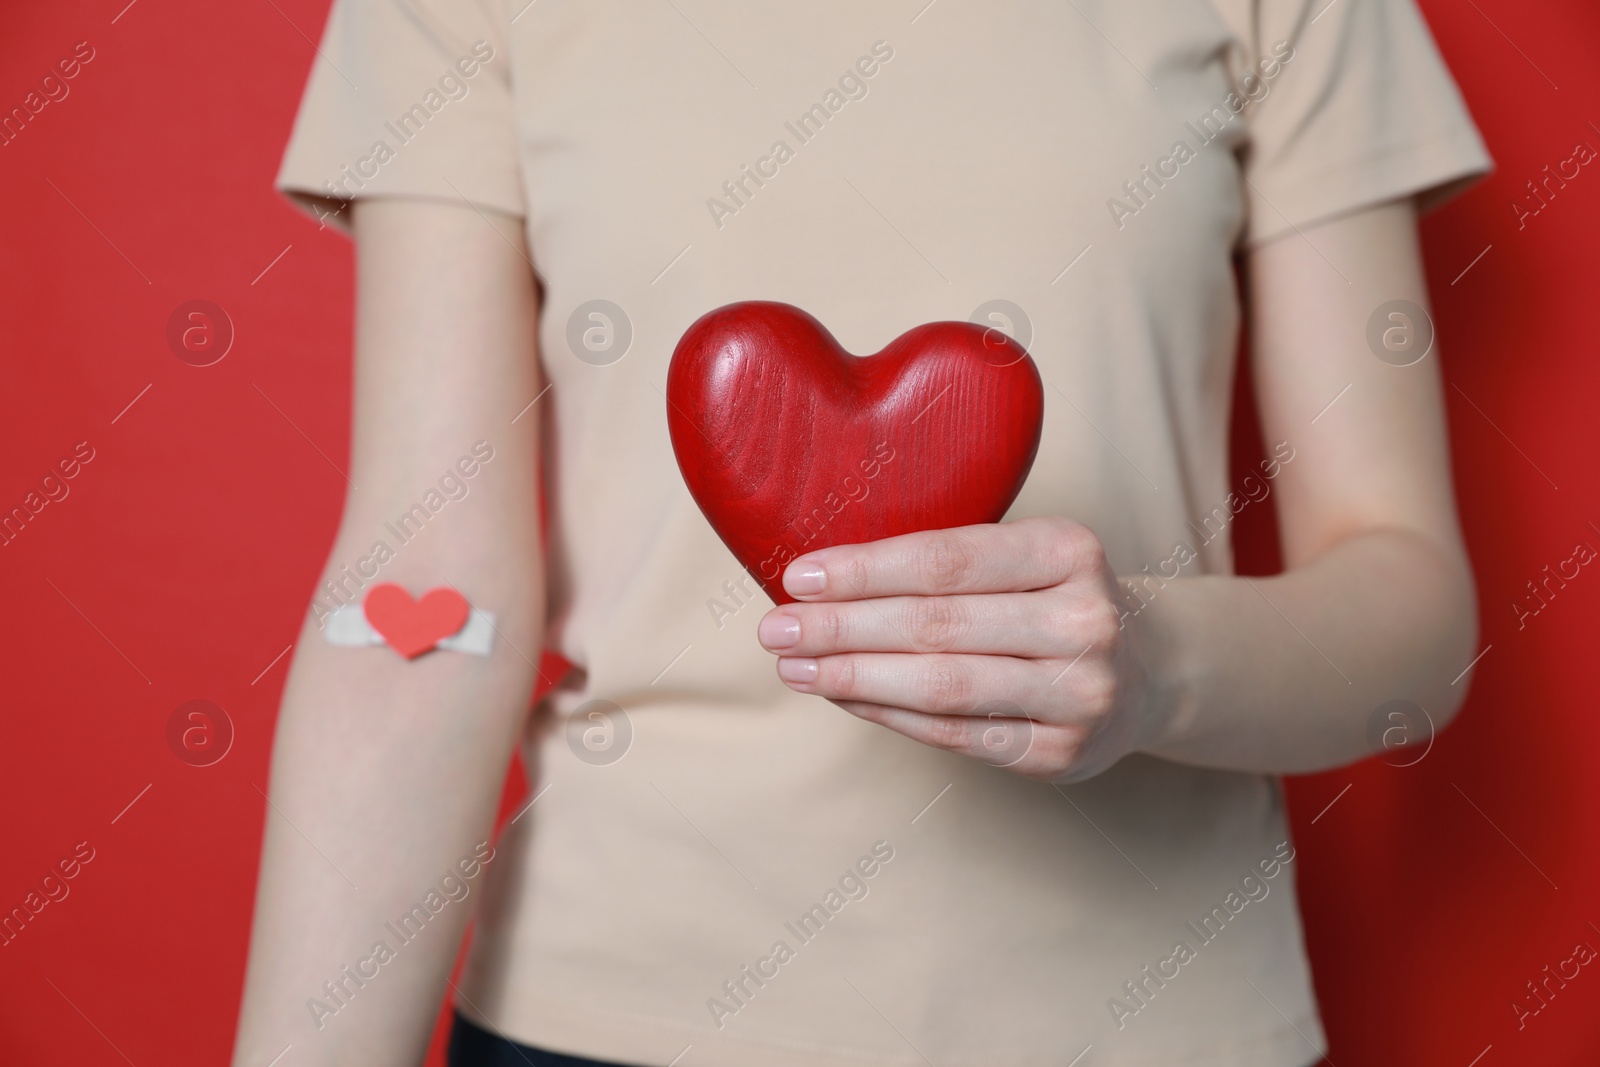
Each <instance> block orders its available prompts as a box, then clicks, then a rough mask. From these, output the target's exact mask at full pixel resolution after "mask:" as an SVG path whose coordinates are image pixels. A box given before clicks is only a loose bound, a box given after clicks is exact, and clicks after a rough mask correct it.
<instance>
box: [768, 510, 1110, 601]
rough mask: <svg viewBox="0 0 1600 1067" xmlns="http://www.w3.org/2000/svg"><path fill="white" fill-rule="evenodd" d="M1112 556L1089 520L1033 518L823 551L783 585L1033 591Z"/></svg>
mask: <svg viewBox="0 0 1600 1067" xmlns="http://www.w3.org/2000/svg"><path fill="white" fill-rule="evenodd" d="M1104 559H1105V555H1104V550H1103V548H1102V547H1101V544H1100V540H1099V538H1097V537H1095V535H1094V534H1093V533H1092V532H1090V530H1089V529H1088V527H1086V526H1084V525H1082V524H1081V523H1076V522H1073V521H1072V520H1070V519H1062V518H1029V519H1019V520H1017V521H1016V522H1009V523H998V524H988V525H981V526H962V527H958V528H956V529H951V530H929V531H925V532H922V533H912V534H903V535H901V536H899V537H886V538H884V539H883V540H881V541H872V542H868V543H866V544H860V545H836V546H834V547H832V548H824V549H819V550H818V551H816V552H811V553H807V554H806V555H804V556H801V557H800V558H799V559H797V560H795V561H794V562H792V563H790V564H789V566H788V567H787V568H786V569H785V570H784V574H783V587H784V589H785V590H786V591H787V592H788V593H789V595H790V596H792V597H795V598H797V599H799V600H806V601H821V600H830V601H831V600H862V599H867V598H870V597H885V596H905V595H912V596H936V595H941V594H952V593H1008V592H1025V591H1027V590H1032V589H1044V588H1047V587H1049V586H1053V585H1057V584H1059V583H1061V582H1064V581H1066V580H1067V579H1069V578H1071V577H1074V576H1076V575H1079V574H1084V573H1093V572H1096V571H1098V570H1099V569H1100V568H1101V566H1102V565H1103V563H1104Z"/></svg>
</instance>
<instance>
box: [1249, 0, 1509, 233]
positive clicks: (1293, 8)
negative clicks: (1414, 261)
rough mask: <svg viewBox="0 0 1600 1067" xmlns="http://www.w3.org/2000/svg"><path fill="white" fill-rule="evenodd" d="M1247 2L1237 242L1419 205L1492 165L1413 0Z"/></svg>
mask: <svg viewBox="0 0 1600 1067" xmlns="http://www.w3.org/2000/svg"><path fill="white" fill-rule="evenodd" d="M1250 6H1251V8H1252V10H1251V12H1250V15H1251V16H1252V17H1251V18H1250V23H1251V25H1250V26H1249V27H1247V28H1245V32H1244V33H1243V34H1242V35H1241V36H1242V38H1243V41H1244V45H1245V47H1244V48H1243V49H1242V50H1241V53H1240V55H1239V58H1240V60H1241V61H1242V62H1241V64H1240V66H1241V68H1242V69H1240V70H1238V71H1237V72H1236V80H1237V82H1238V83H1239V84H1238V86H1237V87H1238V88H1239V90H1240V93H1241V95H1244V96H1246V98H1247V99H1250V98H1254V99H1252V100H1251V102H1250V103H1248V104H1247V105H1246V106H1245V109H1244V112H1243V114H1244V116H1245V123H1246V129H1247V131H1248V136H1247V138H1246V141H1245V144H1244V146H1243V149H1242V152H1241V157H1240V158H1241V164H1242V168H1243V173H1244V179H1245V190H1244V192H1245V197H1246V201H1247V204H1248V208H1247V212H1246V221H1245V228H1244V233H1243V236H1242V242H1243V243H1244V244H1245V245H1247V246H1248V245H1255V244H1260V243H1262V242H1265V241H1269V240H1272V239H1273V238H1276V237H1280V236H1282V235H1283V234H1285V233H1289V232H1293V231H1294V230H1295V229H1296V228H1297V227H1298V228H1304V227H1306V226H1309V225H1312V224H1315V223H1318V222H1322V221H1325V220H1327V219H1330V218H1333V217H1335V216H1337V215H1341V214H1345V213H1347V212H1350V211H1354V210H1357V209H1360V208H1363V207H1369V206H1372V205H1375V204H1379V203H1382V202H1384V201H1387V200H1394V199H1399V198H1401V197H1407V196H1415V197H1417V199H1418V203H1419V205H1420V206H1421V207H1422V208H1423V209H1424V210H1426V209H1427V208H1430V207H1433V206H1435V205H1437V204H1438V203H1440V202H1442V201H1443V200H1444V199H1446V198H1447V197H1449V196H1450V195H1453V194H1454V193H1456V192H1459V191H1460V190H1461V189H1462V188H1464V187H1465V186H1466V185H1468V184H1470V183H1471V181H1472V180H1473V179H1475V178H1477V177H1479V176H1481V175H1483V174H1485V173H1487V172H1488V170H1489V169H1490V167H1491V166H1492V163H1491V160H1490V158H1489V154H1488V152H1487V150H1486V149H1485V148H1484V145H1483V139H1482V138H1481V137H1480V136H1479V134H1478V130H1477V128H1476V127H1475V126H1474V125H1473V122H1472V117H1471V116H1470V115H1469V114H1468V112H1467V108H1466V104H1465V103H1464V102H1463V101H1462V99H1461V93H1460V91H1459V90H1458V89H1457V87H1456V84H1455V82H1454V81H1453V80H1452V79H1451V76H1450V72H1449V70H1447V69H1446V67H1445V65H1444V60H1443V59H1442V58H1441V57H1440V55H1439V50H1438V48H1437V46H1436V45H1435V44H1434V41H1433V37H1432V35H1431V34H1430V33H1429V31H1428V27H1427V24H1426V23H1424V22H1423V19H1422V15H1421V13H1420V12H1419V11H1418V10H1417V8H1416V5H1415V3H1414V2H1413V0H1255V2H1254V3H1253V4H1251V5H1250ZM1275 67H1276V70H1275V71H1274V68H1275ZM1274 73H1275V75H1276V76H1273V74H1274Z"/></svg>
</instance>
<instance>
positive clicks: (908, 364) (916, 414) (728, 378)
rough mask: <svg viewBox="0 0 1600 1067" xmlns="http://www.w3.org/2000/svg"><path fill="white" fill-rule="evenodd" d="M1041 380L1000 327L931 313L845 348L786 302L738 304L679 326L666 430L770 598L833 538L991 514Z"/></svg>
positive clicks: (1035, 419) (712, 517) (1036, 429)
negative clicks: (871, 344) (935, 318)
mask: <svg viewBox="0 0 1600 1067" xmlns="http://www.w3.org/2000/svg"><path fill="white" fill-rule="evenodd" d="M1043 419H1044V390H1043V387H1042V386H1041V384H1040V380H1039V372H1038V369H1037V368H1036V367H1035V366H1034V364H1033V360H1032V359H1031V358H1030V357H1029V356H1028V354H1027V352H1026V351H1024V350H1023V348H1022V346H1021V345H1019V344H1017V343H1016V342H1015V341H1014V340H1012V339H1011V338H1010V337H1008V336H1006V335H1005V334H1004V333H1001V332H1000V331H999V330H996V329H993V328H985V327H983V326H980V325H978V324H976V323H970V322H932V323H927V324H925V325H922V326H917V327H915V328H913V329H911V330H908V331H906V332H905V333H903V334H901V335H900V336H899V337H897V338H895V339H894V340H893V341H892V342H890V343H889V345H888V346H887V347H886V348H884V349H883V351H881V352H878V353H877V354H875V355H871V356H852V355H850V354H849V353H847V352H846V351H845V350H844V349H843V348H841V347H840V346H839V343H838V342H837V341H836V340H834V338H833V335H832V334H830V333H829V332H828V331H827V329H826V328H825V327H824V326H823V325H822V324H821V323H820V322H818V321H817V320H816V319H814V318H813V317H811V316H810V315H808V314H806V313H805V312H804V311H802V310H800V309H799V308H797V307H792V306H790V305H788V304H779V303H770V302H765V301H749V302H744V303H738V304H729V305H727V306H726V307H721V308H718V309H717V310H715V311H712V312H710V313H708V314H706V315H704V316H702V317H701V318H700V319H699V320H697V321H696V322H695V323H694V324H693V325H692V326H690V327H689V329H688V330H687V331H685V333H684V335H683V337H682V339H680V340H679V342H678V346H677V348H676V349H675V350H674V352H673V354H672V363H671V365H670V367H669V368H668V370H667V428H668V431H669V434H670V436H671V438H672V449H673V452H674V454H675V455H676V457H677V460H678V468H679V470H680V471H682V473H683V479H684V481H685V482H686V483H687V484H688V487H689V493H690V495H691V496H692V497H693V498H694V501H695V503H696V504H698V505H699V506H700V510H701V512H702V513H704V515H705V517H706V519H707V521H709V522H710V523H711V526H712V528H713V529H714V530H715V531H716V532H717V535H718V536H719V537H721V538H722V541H723V543H724V544H726V545H727V546H728V548H729V550H730V551H732V552H733V554H734V556H735V557H736V558H737V559H738V560H739V562H740V563H741V564H743V566H744V568H745V569H746V570H747V571H749V572H750V574H751V576H752V577H753V578H755V579H756V581H757V582H759V583H760V585H761V587H762V588H763V589H764V590H766V592H767V595H768V596H770V597H772V599H773V602H774V603H778V604H787V603H791V602H792V601H793V599H794V598H793V597H790V596H789V595H788V594H787V593H785V592H784V591H783V585H782V576H783V568H784V566H785V565H786V564H787V563H789V562H790V561H791V560H793V559H795V558H796V557H798V556H800V555H802V554H803V553H805V552H810V551H813V550H815V549H818V548H825V547H828V546H830V545H840V544H856V543H860V542H864V541H874V540H877V539H879V538H883V537H892V536H895V535H897V534H903V533H912V532H915V531H918V530H932V529H943V528H947V527H952V526H965V525H970V524H974V523H987V522H998V521H999V520H1000V518H1001V517H1002V516H1004V515H1005V512H1006V509H1007V508H1009V507H1010V506H1011V502H1012V501H1013V500H1015V499H1016V497H1017V493H1018V492H1020V491H1021V489H1022V483H1023V481H1024V480H1025V479H1026V478H1027V476H1028V470H1029V469H1030V468H1031V467H1032V465H1033V459H1034V456H1035V454H1036V453H1037V452H1038V448H1039V433H1040V428H1041V425H1042V423H1043Z"/></svg>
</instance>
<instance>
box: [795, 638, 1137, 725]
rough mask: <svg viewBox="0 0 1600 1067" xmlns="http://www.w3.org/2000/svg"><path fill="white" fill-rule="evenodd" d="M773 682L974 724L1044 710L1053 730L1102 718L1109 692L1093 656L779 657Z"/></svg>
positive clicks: (1099, 660)
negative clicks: (994, 714)
mask: <svg viewBox="0 0 1600 1067" xmlns="http://www.w3.org/2000/svg"><path fill="white" fill-rule="evenodd" d="M778 677H779V678H781V679H783V681H784V683H785V684H786V685H788V686H789V688H790V689H793V690H795V691H796V692H799V693H810V694H814V695H816V696H821V697H827V698H828V699H830V700H835V701H840V702H844V701H859V702H863V703H868V704H882V705H886V706H888V707H896V708H905V709H907V710H910V711H922V712H929V713H931V714H935V715H942V716H976V717H979V718H981V717H983V716H985V715H987V714H988V713H989V712H991V711H993V710H994V709H995V708H996V707H999V706H1003V707H1004V708H1007V709H1014V710H1011V711H1009V712H1007V713H1008V714H1014V715H1016V716H1019V717H1022V716H1024V712H1023V711H1022V709H1023V708H1050V709H1052V710H1051V712H1050V714H1051V718H1052V719H1053V720H1058V721H1061V722H1074V721H1080V720H1088V719H1093V718H1095V717H1097V716H1100V715H1102V714H1104V712H1105V711H1106V709H1107V708H1108V707H1109V706H1110V702H1111V697H1112V693H1113V689H1114V675H1113V673H1112V671H1111V670H1110V663H1109V658H1108V657H1107V656H1106V655H1105V654H1104V653H1100V652H1096V651H1095V650H1094V649H1090V650H1088V652H1087V654H1086V655H1082V656H1081V657H1080V658H1079V659H1077V660H1071V661H1058V660H1035V659H1017V658H1014V657H1010V656H983V655H979V656H968V655H946V654H935V655H920V656H919V655H903V654H897V653H885V652H856V653H850V654H848V655H840V656H823V657H820V658H811V657H802V656H785V657H782V658H780V659H779V660H778Z"/></svg>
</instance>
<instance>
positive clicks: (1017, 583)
mask: <svg viewBox="0 0 1600 1067" xmlns="http://www.w3.org/2000/svg"><path fill="white" fill-rule="evenodd" d="M783 583H784V588H785V589H786V590H788V592H789V595H790V596H793V597H795V598H797V599H798V600H799V601H801V603H796V604H786V605H784V606H782V607H778V608H774V609H773V610H772V611H770V612H768V613H767V615H766V617H765V618H763V619H762V620H761V625H760V628H759V630H758V633H759V636H760V639H761V643H762V645H764V646H765V647H766V648H767V649H768V650H769V651H771V652H775V653H777V654H778V656H779V659H778V676H779V677H780V678H782V679H783V681H784V682H785V683H786V684H787V685H788V686H789V687H790V688H791V689H794V690H796V691H797V692H801V693H814V694H816V695H818V696H824V697H827V698H828V699H829V700H831V701H833V702H834V703H835V704H838V705H839V706H840V707H842V708H844V709H845V710H846V711H848V712H851V713H852V714H854V715H858V716H860V717H861V718H863V719H867V720H869V721H871V722H875V723H879V724H881V725H883V726H887V727H888V728H889V729H891V730H895V731H898V732H899V733H902V734H905V735H906V736H907V737H910V738H912V739H913V740H916V741H921V742H923V743H924V744H928V745H933V746H934V747H936V748H943V749H948V750H950V751H952V752H960V753H964V754H966V755H969V756H972V757H973V758H975V759H980V760H984V761H985V762H988V763H992V764H995V765H998V766H1003V767H1007V768H1009V769H1010V770H1013V771H1015V772H1017V773H1018V774H1022V775H1025V776H1027V777H1029V778H1036V779H1041V780H1044V781H1072V780H1077V779H1082V778H1088V777H1090V776H1092V775H1095V774H1098V773H1099V772H1101V771H1103V770H1105V769H1106V768H1108V767H1110V766H1111V765H1112V764H1113V763H1115V762H1116V761H1117V760H1119V759H1121V758H1122V757H1123V756H1126V755H1128V754H1129V753H1131V752H1135V751H1138V750H1139V749H1140V748H1141V747H1142V746H1143V745H1144V744H1146V743H1147V742H1148V741H1149V740H1150V739H1152V738H1153V737H1155V736H1156V735H1157V734H1158V733H1159V732H1160V730H1161V727H1162V725H1163V722H1164V719H1165V717H1166V715H1167V714H1168V712H1167V710H1166V709H1165V707H1164V705H1165V704H1166V703H1167V702H1166V701H1165V700H1162V699H1159V698H1158V696H1159V692H1158V691H1159V687H1158V686H1156V685H1154V684H1153V682H1152V674H1151V671H1150V670H1149V667H1148V663H1147V657H1146V654H1145V651H1144V649H1143V648H1142V647H1141V645H1142V644H1143V642H1142V640H1141V637H1140V634H1139V632H1138V630H1137V629H1136V628H1135V626H1134V624H1133V617H1132V616H1129V619H1128V625H1127V626H1126V627H1124V626H1123V618H1122V616H1123V609H1122V600H1121V593H1120V589H1119V586H1118V582H1117V578H1116V576H1115V575H1114V574H1113V573H1112V572H1111V570H1110V568H1109V567H1108V566H1107V565H1106V559H1105V550H1104V548H1103V546H1102V545H1101V543H1100V539H1099V538H1098V537H1096V536H1095V535H1094V533H1093V532H1092V531H1091V530H1089V529H1088V527H1086V526H1083V525H1082V524H1080V523H1076V522H1073V521H1071V520H1069V519H1060V518H1029V519H1021V520H1018V521H1016V522H1010V523H1004V524H1000V525H985V526H966V527H961V528H958V529H952V530H933V531H928V532H925V533H914V534H906V535H904V536H901V537H891V538H886V539H884V540H882V541H875V542H872V543H869V544H859V545H839V546H835V547H833V548H825V549H821V550H819V551H816V552H812V553H809V554H807V555H804V556H801V557H800V558H799V559H797V560H795V561H794V562H792V563H790V564H789V566H788V568H787V569H786V570H785V571H784V577H783Z"/></svg>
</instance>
